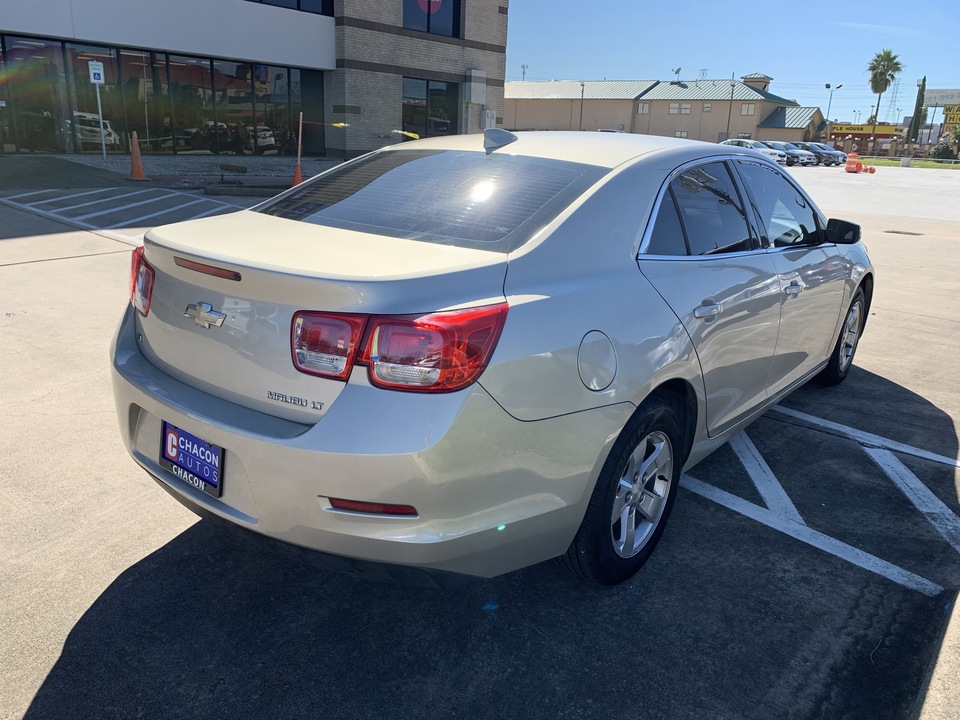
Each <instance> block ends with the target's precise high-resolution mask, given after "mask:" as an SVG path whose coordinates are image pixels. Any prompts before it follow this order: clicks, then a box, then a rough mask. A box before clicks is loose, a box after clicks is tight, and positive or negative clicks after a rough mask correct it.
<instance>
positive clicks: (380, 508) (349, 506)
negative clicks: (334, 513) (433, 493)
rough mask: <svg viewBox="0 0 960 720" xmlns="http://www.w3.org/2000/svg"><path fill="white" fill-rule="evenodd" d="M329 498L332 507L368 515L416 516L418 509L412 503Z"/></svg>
mask: <svg viewBox="0 0 960 720" xmlns="http://www.w3.org/2000/svg"><path fill="white" fill-rule="evenodd" d="M327 499H328V500H329V501H330V507H332V508H333V509H334V510H343V511H344V512H355V513H366V514H368V515H400V516H403V517H415V516H416V514H417V509H416V508H415V507H413V506H412V505H390V504H388V503H371V502H361V501H360V500H341V499H340V498H327Z"/></svg>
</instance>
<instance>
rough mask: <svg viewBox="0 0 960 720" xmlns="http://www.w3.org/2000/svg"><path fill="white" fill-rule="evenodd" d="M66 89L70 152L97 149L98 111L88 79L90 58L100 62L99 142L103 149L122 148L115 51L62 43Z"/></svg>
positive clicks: (114, 149) (120, 110)
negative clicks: (101, 142) (101, 126)
mask: <svg viewBox="0 0 960 720" xmlns="http://www.w3.org/2000/svg"><path fill="white" fill-rule="evenodd" d="M66 57H67V70H68V72H67V89H68V92H69V94H70V106H71V107H73V108H74V110H73V112H72V113H71V116H70V117H69V118H68V119H67V123H66V125H67V132H68V133H69V135H70V140H71V141H72V143H73V151H74V152H85V151H86V152H97V153H99V152H100V115H99V114H98V112H97V89H96V86H95V85H94V84H93V83H91V82H90V70H89V68H88V67H87V64H88V63H90V62H94V61H95V62H101V63H103V79H104V81H105V82H104V84H103V85H101V86H100V105H101V107H102V109H103V146H104V147H105V148H106V150H107V152H126V151H127V149H128V148H127V143H126V139H125V138H124V137H122V135H121V133H122V132H123V130H122V128H123V100H122V99H121V95H120V83H119V74H118V72H117V58H116V52H115V51H114V50H111V49H110V48H105V47H99V46H96V45H79V44H76V43H67V44H66Z"/></svg>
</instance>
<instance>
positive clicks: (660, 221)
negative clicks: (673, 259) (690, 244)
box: [647, 190, 687, 255]
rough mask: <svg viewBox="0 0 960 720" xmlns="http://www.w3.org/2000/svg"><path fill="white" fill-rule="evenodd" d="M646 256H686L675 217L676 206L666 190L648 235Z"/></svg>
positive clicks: (684, 243)
mask: <svg viewBox="0 0 960 720" xmlns="http://www.w3.org/2000/svg"><path fill="white" fill-rule="evenodd" d="M647 254H648V255H686V254H687V243H686V241H685V240H684V239H683V226H682V225H681V224H680V216H679V215H677V206H676V203H674V202H673V194H672V193H671V192H670V191H669V190H668V191H667V193H666V194H665V195H664V196H663V200H661V201H660V210H659V212H658V213H657V220H656V222H655V223H654V224H653V231H652V232H651V233H650V243H649V244H648V245H647Z"/></svg>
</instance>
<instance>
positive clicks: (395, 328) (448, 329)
mask: <svg viewBox="0 0 960 720" xmlns="http://www.w3.org/2000/svg"><path fill="white" fill-rule="evenodd" d="M506 318H507V304H506V303H500V304H498V305H486V306H484V307H478V308H470V309H469V310H455V311H452V312H438V313H431V314H430V315H424V316H422V317H418V318H392V317H375V318H373V319H372V320H371V323H370V329H369V330H368V331H367V341H366V343H365V344H364V348H363V352H362V353H361V354H360V359H359V362H360V363H361V364H363V365H366V366H367V368H368V372H369V376H370V382H371V383H373V384H374V385H378V386H380V387H385V388H391V389H394V390H415V391H420V392H453V391H454V390H460V389H462V388H465V387H467V386H468V385H470V384H472V383H473V382H474V381H475V380H476V379H477V378H478V377H480V373H482V372H483V370H484V368H486V366H487V363H488V362H489V360H490V356H491V355H492V354H493V349H494V348H495V347H496V345H497V340H499V339H500V331H501V330H503V323H504V320H506Z"/></svg>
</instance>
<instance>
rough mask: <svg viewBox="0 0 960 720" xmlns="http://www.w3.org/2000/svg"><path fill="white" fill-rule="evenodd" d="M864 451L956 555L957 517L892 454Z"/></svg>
mask: <svg viewBox="0 0 960 720" xmlns="http://www.w3.org/2000/svg"><path fill="white" fill-rule="evenodd" d="M864 452H866V453H867V455H869V456H870V458H871V459H872V460H873V461H874V462H875V463H876V464H877V465H878V466H879V467H880V469H881V470H883V472H885V473H886V474H887V477H889V478H890V479H891V480H893V482H894V484H895V485H896V486H897V487H898V488H900V489H901V490H902V491H903V494H904V495H906V496H907V499H908V500H909V501H910V502H911V503H913V506H914V507H915V508H917V510H919V511H920V512H922V513H923V514H924V516H925V517H926V518H927V520H929V521H930V524H931V525H933V527H934V528H935V529H936V531H937V532H938V533H940V534H941V535H942V536H943V539H944V540H946V541H947V542H948V543H950V544H951V545H953V549H954V550H956V551H957V552H960V518H958V517H957V516H956V515H955V514H954V513H953V511H952V510H950V508H948V507H947V506H946V505H945V504H944V503H943V501H942V500H941V499H940V498H938V497H937V496H936V495H934V494H933V492H932V491H931V490H930V488H928V487H927V486H926V485H924V484H923V483H922V482H920V478H918V477H917V476H916V475H914V474H913V473H912V472H910V469H909V468H908V467H907V466H906V465H904V464H903V463H902V462H900V460H898V459H897V456H896V455H894V454H893V453H892V452H890V451H889V450H883V449H881V448H871V447H867V448H864Z"/></svg>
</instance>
